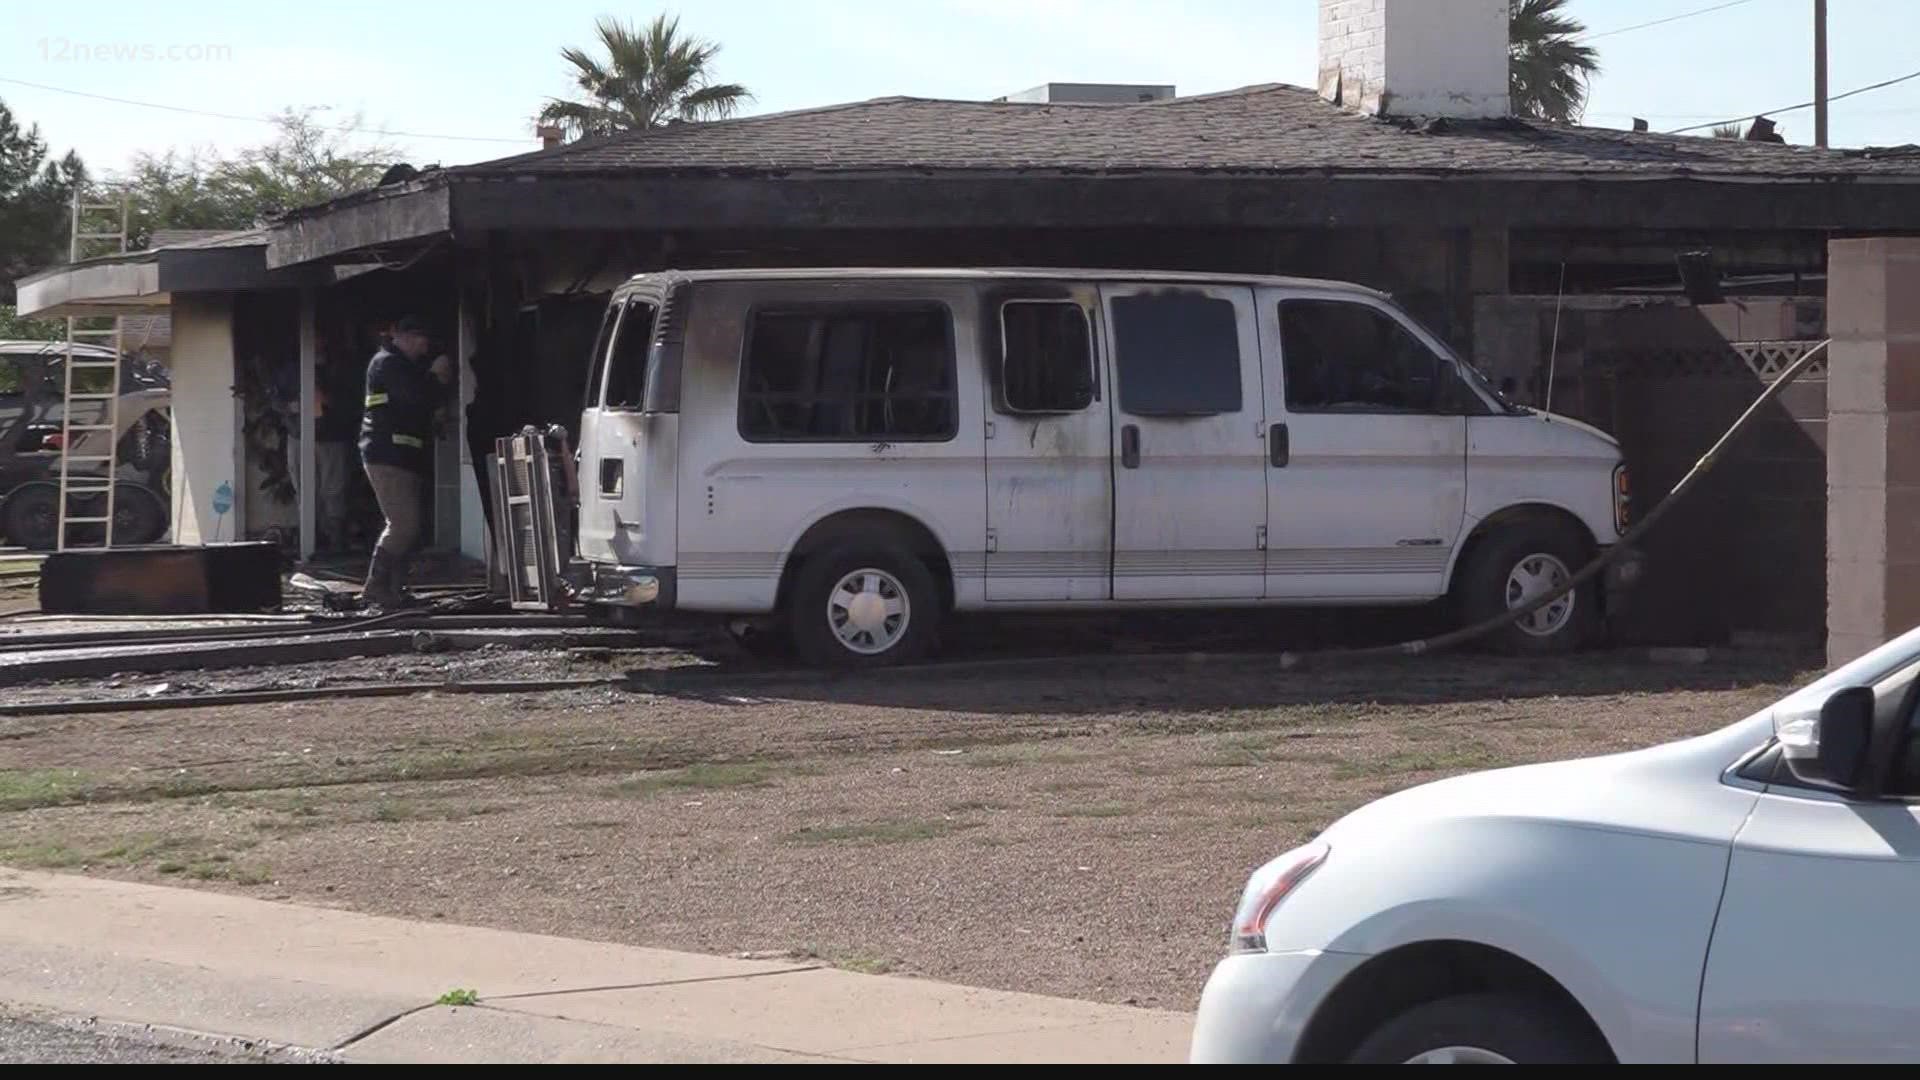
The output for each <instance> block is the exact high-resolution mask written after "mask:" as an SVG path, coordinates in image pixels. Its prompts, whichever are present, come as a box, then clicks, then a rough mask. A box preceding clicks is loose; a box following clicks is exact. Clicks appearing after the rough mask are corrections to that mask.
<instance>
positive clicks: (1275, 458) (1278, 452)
mask: <svg viewBox="0 0 1920 1080" xmlns="http://www.w3.org/2000/svg"><path fill="white" fill-rule="evenodd" d="M1292 454H1293V447H1291V446H1290V445H1288V440H1287V425H1285V424H1275V425H1273V426H1272V427H1271V428H1268V429H1267V462H1268V463H1269V464H1271V465H1272V466H1273V467H1274V468H1276V469H1284V468H1286V467H1287V461H1288V459H1289V458H1290V457H1291V456H1292Z"/></svg>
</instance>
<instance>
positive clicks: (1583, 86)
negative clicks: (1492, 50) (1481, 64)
mask: <svg viewBox="0 0 1920 1080" xmlns="http://www.w3.org/2000/svg"><path fill="white" fill-rule="evenodd" d="M1566 6H1567V0H1507V89H1508V93H1509V94H1510V95H1511V97H1512V99H1513V112H1514V115H1516V116H1529V117H1533V118H1534V119H1537V120H1556V121H1560V122H1562V123H1573V122H1576V121H1578V120H1579V119H1580V114H1581V112H1582V111H1584V110H1585V109H1586V107H1587V84H1588V83H1589V82H1591V81H1592V79H1593V76H1595V75H1597V74H1599V72H1600V53H1599V50H1597V49H1595V48H1593V47H1592V46H1590V45H1582V44H1580V43H1579V41H1577V40H1576V39H1577V38H1578V37H1579V36H1580V35H1581V34H1584V33H1586V32H1587V28H1586V27H1585V26H1584V25H1582V24H1581V23H1579V22H1578V21H1576V20H1574V19H1571V18H1569V17H1567V15H1566V14H1565V13H1564V12H1563V10H1562V9H1564V8H1565V7H1566Z"/></svg>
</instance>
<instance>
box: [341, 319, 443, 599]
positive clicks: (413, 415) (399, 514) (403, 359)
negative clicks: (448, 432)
mask: <svg viewBox="0 0 1920 1080" xmlns="http://www.w3.org/2000/svg"><path fill="white" fill-rule="evenodd" d="M432 344H433V339H432V337H431V336H430V335H429V334H428V332H427V325H426V323H425V322H423V321H421V320H420V319H419V318H417V317H415V316H412V315H409V316H406V317H404V318H402V319H400V320H399V321H397V322H395V323H394V324H393V328H392V330H391V331H390V332H389V334H388V336H387V341H386V344H385V345H383V346H382V347H381V349H380V351H379V352H377V353H375V354H374V355H373V359H372V360H371V361H369V362H368V364H367V385H366V410H365V412H364V413H363V414H362V416H361V421H360V461H361V464H362V466H363V467H364V468H365V469H366V473H367V482H368V484H370V485H372V487H373V494H374V498H375V499H377V500H378V501H379V503H380V513H381V516H383V517H384V518H386V528H385V529H383V530H382V531H381V533H380V540H379V542H378V543H377V544H375V545H374V549H373V562H372V565H370V566H369V567H368V568H367V583H366V586H365V587H364V588H363V589H362V590H361V593H360V596H361V600H362V602H363V603H364V604H365V605H366V606H367V607H375V608H392V607H398V606H401V605H402V604H404V603H405V602H406V599H407V597H406V592H405V589H406V583H407V566H408V562H409V561H410V560H411V559H412V557H413V554H414V551H415V549H416V548H417V547H418V545H419V542H420V535H421V531H422V525H423V520H422V519H423V518H424V517H425V512H426V494H427V489H428V485H429V484H430V483H431V482H432V478H433V416H434V412H435V410H436V409H438V408H439V407H440V406H441V405H442V404H444V403H445V401H446V400H447V399H448V397H449V388H450V387H451V386H452V384H453V364H452V363H451V362H450V361H449V360H448V359H447V357H446V355H445V354H441V355H439V356H437V357H435V358H434V360H433V362H432V363H431V364H429V363H427V361H426V357H427V354H428V352H429V350H430V349H431V348H432Z"/></svg>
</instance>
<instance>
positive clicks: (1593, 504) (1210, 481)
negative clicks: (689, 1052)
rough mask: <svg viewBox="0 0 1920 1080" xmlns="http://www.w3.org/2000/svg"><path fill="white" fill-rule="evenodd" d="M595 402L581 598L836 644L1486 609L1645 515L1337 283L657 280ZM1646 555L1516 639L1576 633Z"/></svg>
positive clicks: (898, 654) (644, 286) (588, 413)
mask: <svg viewBox="0 0 1920 1080" xmlns="http://www.w3.org/2000/svg"><path fill="white" fill-rule="evenodd" d="M588 394H589V398H588V401H587V408H586V410H585V412H584V415H583V417H582V420H581V430H580V435H579V441H578V471H577V475H578V484H579V517H578V541H577V543H578V558H577V560H576V561H575V562H574V564H573V567H572V570H571V571H570V573H569V574H568V576H569V577H570V578H571V579H573V581H574V584H575V587H576V593H577V596H578V598H579V599H581V600H584V601H586V602H588V603H590V604H594V605H637V604H655V605H659V606H661V607H664V608H668V609H674V610H679V611H698V612H715V613H722V614H725V615H728V616H732V617H733V618H732V619H731V620H730V622H731V624H732V625H733V626H734V627H735V628H736V631H737V632H738V631H741V630H745V629H748V628H756V627H757V628H759V629H760V630H763V631H767V630H771V631H776V632H778V633H779V634H780V635H781V636H782V637H784V639H785V640H788V641H790V642H791V643H792V645H794V646H795V647H797V649H798V651H799V652H800V654H801V655H802V656H803V657H804V658H805V659H807V660H808V661H810V662H813V663H818V664H832V665H842V666H846V665H852V666H862V665H872V664H884V663H895V662H899V661H904V660H908V659H911V658H914V657H918V656H922V655H924V654H925V653H926V652H927V651H928V650H929V649H930V648H931V647H932V646H933V644H934V643H935V641H936V633H937V631H938V629H939V625H940V623H941V621H942V619H943V618H944V617H945V616H946V615H947V614H948V613H949V612H953V611H992V610H1008V611H1012V610H1023V609H1024V610H1056V611H1057V610H1067V609H1076V610H1086V609H1101V608H1104V609H1113V610H1116V611H1124V610H1131V609H1136V608H1150V607H1185V608H1194V607H1227V606H1236V605H1396V604H1420V603H1425V602H1428V601H1433V600H1436V599H1442V598H1451V599H1452V600H1454V601H1455V602H1456V603H1457V605H1458V607H1457V610H1458V612H1459V614H1460V616H1461V617H1462V618H1464V619H1478V618H1482V617H1486V616H1488V615H1491V614H1497V613H1498V612H1500V611H1502V610H1505V609H1506V608H1508V607H1509V606H1512V605H1519V604H1521V603H1523V602H1525V601H1527V600H1529V599H1531V598H1532V597H1535V596H1538V595H1539V594H1540V593H1541V592H1542V591H1544V590H1548V589H1552V588H1554V587H1555V586H1557V585H1559V584H1561V583H1564V582H1565V581H1566V580H1567V579H1568V578H1569V577H1570V576H1571V575H1572V574H1574V573H1575V572H1576V571H1578V570H1579V569H1580V568H1581V567H1582V566H1584V565H1585V564H1586V563H1587V562H1588V561H1589V560H1590V559H1592V558H1594V557H1595V556H1596V555H1597V554H1598V553H1599V552H1600V550H1602V549H1604V548H1606V547H1607V546H1608V545H1611V544H1613V543H1614V542H1615V541H1616V540H1617V539H1618V538H1619V536H1620V535H1621V533H1622V532H1623V531H1624V530H1625V528H1626V514H1627V496H1628V489H1627V480H1626V474H1625V470H1624V467H1623V464H1622V461H1621V455H1620V450H1619V446H1618V444H1617V443H1616V442H1615V441H1614V440H1613V439H1611V438H1609V437H1608V436H1606V435H1604V434H1602V433H1601V432H1599V431H1597V430H1595V429H1593V428H1591V427H1588V426H1586V425H1584V424H1580V423H1578V422H1575V421H1571V420H1566V419H1562V418H1559V417H1552V416H1547V415H1544V414H1541V413H1538V412H1534V411H1531V410H1527V409H1522V408H1518V407H1515V406H1512V405H1509V404H1506V403H1505V402H1504V401H1503V399H1502V398H1501V397H1500V396H1499V395H1498V394H1497V393H1496V392H1495V391H1494V390H1493V389H1492V388H1491V387H1489V386H1488V385H1487V384H1486V381H1485V380H1484V379H1483V378H1482V377H1481V376H1480V375H1479V374H1478V373H1477V372H1476V371H1474V370H1473V369H1472V368H1471V367H1470V366H1468V365H1466V364H1463V363H1461V362H1460V361H1459V360H1458V359H1457V358H1456V357H1455V356H1454V355H1452V353H1451V352H1449V350H1448V348H1447V347H1446V346H1445V345H1444V344H1443V343H1442V342H1441V341H1440V340H1439V339H1438V338H1436V337H1435V336H1434V335H1433V334H1431V333H1430V332H1428V331H1427V330H1426V329H1425V328H1424V327H1422V326H1421V325H1420V324H1419V323H1418V322H1417V321H1415V320H1414V319H1412V318H1411V317H1409V316H1408V314H1407V313H1406V312H1405V311H1403V310H1402V309H1401V308H1399V307H1398V306H1396V305H1395V303H1394V302H1393V301H1392V300H1391V299H1390V298H1389V297H1387V296H1386V295H1384V294H1382V293H1379V292H1375V291H1373V290H1371V289H1366V288H1361V287H1359V286H1355V285H1350V284H1344V283H1338V282H1328V281H1318V280H1302V279H1292V278H1277V277H1256V276H1245V275H1226V274H1193V273H1147V272H1132V271H1064V270H978V269H953V270H947V269H916V270H879V269H817V270H815V269H808V270H778V271H762V270H751V271H748V270H724V271H697V272H685V273H680V272H673V273H659V274H645V275H641V276H638V277H635V278H633V279H632V280H630V281H629V282H627V283H626V284H624V285H622V286H621V287H620V288H619V289H618V290H616V292H615V294H614V296H613V298H612V301H611V303H610V305H609V308H608V310H607V313H606V317H605V321H604V324H603V325H602V328H601V331H600V334H599V339H598V341H597V343H596V344H595V346H594V351H593V357H592V361H591V369H590V375H589V379H588ZM1616 565H1618V566H1626V567H1629V568H1633V567H1634V566H1635V564H1634V562H1633V560H1630V559H1623V560H1621V562H1620V563H1619V564H1616ZM1629 576H1630V575H1627V574H1611V575H1610V576H1609V577H1608V578H1607V579H1606V580H1603V581H1597V582H1593V583H1590V584H1589V585H1588V586H1586V587H1583V588H1582V589H1580V590H1578V591H1576V592H1573V593H1570V594H1569V595H1568V596H1566V597H1565V598H1563V599H1561V600H1559V601H1557V602H1555V603H1553V604H1551V605H1548V606H1547V607H1544V608H1542V609H1541V610H1540V611H1538V612H1535V613H1533V614H1532V615H1530V616H1527V617H1525V618H1523V619H1521V620H1520V621H1519V622H1518V623H1517V624H1516V625H1514V626H1512V627H1510V628H1509V629H1508V631H1507V632H1506V633H1504V634H1503V635H1501V636H1500V638H1499V641H1500V642H1501V643H1502V644H1503V645H1504V646H1506V647H1507V648H1509V649H1511V650H1513V651H1523V652H1525V651H1531V652H1543V651H1559V650H1564V649H1569V648H1573V647H1575V646H1577V645H1578V644H1580V643H1581V642H1582V641H1584V640H1587V639H1588V638H1589V635H1590V634H1591V633H1592V632H1593V631H1594V630H1595V628H1596V626H1597V625H1598V620H1599V618H1600V614H1601V611H1600V609H1601V607H1602V605H1603V603H1604V602H1605V600H1606V594H1607V593H1608V592H1610V591H1612V590H1613V589H1616V588H1617V587H1618V586H1619V585H1620V584H1622V583H1623V582H1624V581H1625V580H1627V579H1628V578H1629Z"/></svg>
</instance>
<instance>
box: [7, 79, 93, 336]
mask: <svg viewBox="0 0 1920 1080" xmlns="http://www.w3.org/2000/svg"><path fill="white" fill-rule="evenodd" d="M85 178H86V167H85V166H84V165H83V164H81V161H80V158H79V155H77V154H75V153H73V152H72V151H68V152H67V154H66V156H65V157H62V158H58V159H50V158H49V156H48V151H47V140H46V139H45V138H43V137H42V136H41V134H40V126H39V125H38V124H35V125H33V126H31V127H25V128H23V127H21V126H20V122H19V121H18V120H17V119H15V118H14V115H13V110H11V109H9V108H7V105H6V103H5V102H3V101H0V303H5V304H12V303H13V283H14V281H15V280H16V279H18V278H20V277H24V276H25V275H27V274H30V273H32V272H33V271H35V270H39V269H42V268H44V267H47V266H51V265H53V264H55V263H60V262H65V261H66V257H67V234H68V232H69V231H70V223H71V220H72V211H71V209H70V205H71V203H72V200H73V189H74V185H76V184H78V183H81V182H82V181H84V180H85Z"/></svg>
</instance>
